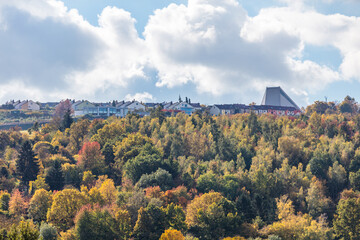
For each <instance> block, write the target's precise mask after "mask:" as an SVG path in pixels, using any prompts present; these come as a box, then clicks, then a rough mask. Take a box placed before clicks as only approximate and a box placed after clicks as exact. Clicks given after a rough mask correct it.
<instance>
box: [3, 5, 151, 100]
mask: <svg viewBox="0 0 360 240" xmlns="http://www.w3.org/2000/svg"><path fill="white" fill-rule="evenodd" d="M134 23H135V20H134V19H133V18H131V16H130V13H128V12H126V11H124V10H120V9H117V8H110V7H107V8H105V9H104V10H103V12H102V14H101V15H100V16H99V27H95V26H92V25H91V24H89V23H88V22H87V21H85V20H84V19H83V17H82V16H81V15H79V13H78V12H77V11H76V10H68V9H67V8H66V7H65V6H64V4H63V3H62V2H61V1H55V0H30V1H29V0H14V1H7V2H4V1H2V2H0V52H1V55H0V66H1V71H0V88H1V89H2V90H3V91H2V92H7V91H8V92H11V88H12V84H9V83H11V82H12V79H17V81H18V82H21V84H22V85H23V86H25V88H28V89H36V90H37V92H38V94H36V95H35V99H34V100H49V99H50V98H51V99H58V98H60V96H64V95H67V96H68V97H76V98H89V97H90V98H91V97H92V96H93V94H94V93H95V92H99V91H102V92H103V93H104V92H105V91H106V90H107V89H113V88H115V87H118V86H121V87H126V86H127V84H128V83H129V82H131V79H133V78H134V77H144V73H143V70H142V69H143V67H144V66H145V65H146V58H145V57H144V56H145V54H144V53H145V52H146V51H145V50H144V49H143V45H144V43H143V40H141V39H140V38H139V37H138V35H137V32H136V30H135V27H134ZM7 95H8V94H4V93H2V94H0V100H2V101H5V100H7V99H6V97H7ZM57 95H59V96H57ZM24 97H25V96H24ZM117 97H118V96H117Z"/></svg>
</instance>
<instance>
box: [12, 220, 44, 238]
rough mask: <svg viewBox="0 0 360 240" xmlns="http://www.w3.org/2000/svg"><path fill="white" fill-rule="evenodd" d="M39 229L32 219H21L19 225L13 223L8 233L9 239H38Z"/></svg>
mask: <svg viewBox="0 0 360 240" xmlns="http://www.w3.org/2000/svg"><path fill="white" fill-rule="evenodd" d="M38 237H39V231H38V230H37V228H36V226H35V225H34V224H33V223H32V222H30V221H20V223H19V224H18V225H15V224H14V225H12V227H11V229H10V232H9V233H8V239H9V240H22V239H23V240H38Z"/></svg>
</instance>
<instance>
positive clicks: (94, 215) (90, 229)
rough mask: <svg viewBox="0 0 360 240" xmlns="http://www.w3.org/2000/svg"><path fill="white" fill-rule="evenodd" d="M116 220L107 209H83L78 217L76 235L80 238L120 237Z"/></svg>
mask: <svg viewBox="0 0 360 240" xmlns="http://www.w3.org/2000/svg"><path fill="white" fill-rule="evenodd" d="M117 229H118V226H117V224H116V220H115V219H114V218H113V217H112V216H111V214H110V212H109V211H108V210H106V209H104V210H102V209H95V210H91V209H88V208H84V209H82V210H81V211H80V212H79V214H78V215H77V217H76V225H75V230H76V235H77V236H78V238H79V239H80V240H98V239H103V240H113V239H118V235H117Z"/></svg>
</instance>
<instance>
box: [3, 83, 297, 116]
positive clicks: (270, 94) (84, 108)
mask: <svg viewBox="0 0 360 240" xmlns="http://www.w3.org/2000/svg"><path fill="white" fill-rule="evenodd" d="M71 103H72V108H73V110H74V116H75V117H79V116H84V115H91V116H93V117H109V116H112V115H115V116H118V117H125V116H126V115H127V114H129V113H134V112H136V113H137V114H139V115H140V116H146V115H149V114H150V111H151V109H154V108H156V107H158V106H161V108H162V111H163V112H164V113H166V115H167V116H169V115H172V114H177V113H180V112H182V113H185V114H188V115H192V114H193V113H194V112H196V111H204V110H208V111H209V113H210V114H211V115H232V114H241V113H251V112H253V113H255V114H259V115H261V114H267V113H269V114H274V115H279V116H284V115H286V116H297V115H300V114H301V110H300V108H299V107H298V106H297V105H296V103H295V102H294V101H293V100H292V99H291V98H290V97H289V96H288V95H287V94H286V93H285V92H284V91H283V90H282V89H281V88H280V87H267V88H266V91H265V94H264V97H263V100H262V102H261V105H245V104H215V105H212V106H204V105H200V103H191V102H190V100H186V101H185V102H183V101H181V100H180V99H179V102H162V103H142V102H139V101H135V100H133V101H120V102H118V101H113V102H109V103H92V102H89V101H87V100H82V101H75V100H74V101H71ZM6 104H8V105H13V106H14V108H15V109H19V110H40V107H41V106H40V104H39V103H36V102H33V101H31V100H26V101H16V102H15V101H10V102H7V103H6ZM57 104H58V103H46V104H45V106H48V107H49V106H52V107H56V105H57ZM42 108H44V106H42Z"/></svg>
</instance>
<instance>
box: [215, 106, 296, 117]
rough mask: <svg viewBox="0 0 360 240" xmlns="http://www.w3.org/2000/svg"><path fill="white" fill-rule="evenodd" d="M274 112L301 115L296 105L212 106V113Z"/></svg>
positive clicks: (276, 113) (259, 113)
mask: <svg viewBox="0 0 360 240" xmlns="http://www.w3.org/2000/svg"><path fill="white" fill-rule="evenodd" d="M251 112H253V113H255V114H258V115H262V114H267V113H270V114H273V115H277V116H299V115H300V114H301V111H300V109H297V108H295V107H282V106H271V105H248V106H247V105H245V104H222V105H219V104H215V105H213V106H211V107H210V114H211V115H215V116H217V115H233V114H239V113H251Z"/></svg>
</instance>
